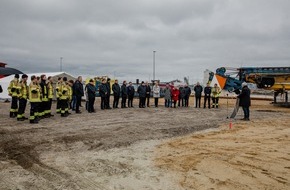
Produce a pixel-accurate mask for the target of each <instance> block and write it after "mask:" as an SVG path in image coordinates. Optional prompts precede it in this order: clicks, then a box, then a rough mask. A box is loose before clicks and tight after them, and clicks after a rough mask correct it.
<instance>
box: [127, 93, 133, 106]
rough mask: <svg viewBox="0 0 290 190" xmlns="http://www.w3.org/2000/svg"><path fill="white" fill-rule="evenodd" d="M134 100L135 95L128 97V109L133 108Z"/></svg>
mask: <svg viewBox="0 0 290 190" xmlns="http://www.w3.org/2000/svg"><path fill="white" fill-rule="evenodd" d="M133 100H134V95H133V96H128V107H129V108H130V107H133Z"/></svg>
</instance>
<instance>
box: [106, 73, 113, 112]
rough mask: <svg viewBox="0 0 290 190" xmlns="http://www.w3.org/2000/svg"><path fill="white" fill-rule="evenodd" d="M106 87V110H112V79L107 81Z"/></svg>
mask: <svg viewBox="0 0 290 190" xmlns="http://www.w3.org/2000/svg"><path fill="white" fill-rule="evenodd" d="M106 87H107V92H108V93H107V96H106V109H112V108H111V106H110V96H111V79H110V78H108V79H107V83H106Z"/></svg>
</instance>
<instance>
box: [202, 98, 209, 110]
mask: <svg viewBox="0 0 290 190" xmlns="http://www.w3.org/2000/svg"><path fill="white" fill-rule="evenodd" d="M206 103H207V105H208V108H210V96H204V102H203V107H204V108H206Z"/></svg>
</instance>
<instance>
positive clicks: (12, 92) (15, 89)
mask: <svg viewBox="0 0 290 190" xmlns="http://www.w3.org/2000/svg"><path fill="white" fill-rule="evenodd" d="M18 79H19V75H18V74H16V75H15V78H14V79H13V80H12V81H11V82H10V84H9V86H8V94H9V96H11V97H12V102H11V109H10V117H12V118H13V117H16V116H17V112H18V97H19V94H20V88H19V85H18V83H19V81H18Z"/></svg>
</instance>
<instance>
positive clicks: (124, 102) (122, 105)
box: [121, 97, 127, 108]
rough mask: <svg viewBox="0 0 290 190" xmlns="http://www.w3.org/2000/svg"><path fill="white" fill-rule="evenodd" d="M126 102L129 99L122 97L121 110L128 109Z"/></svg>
mask: <svg viewBox="0 0 290 190" xmlns="http://www.w3.org/2000/svg"><path fill="white" fill-rule="evenodd" d="M126 100H127V97H122V102H121V108H125V107H126Z"/></svg>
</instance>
